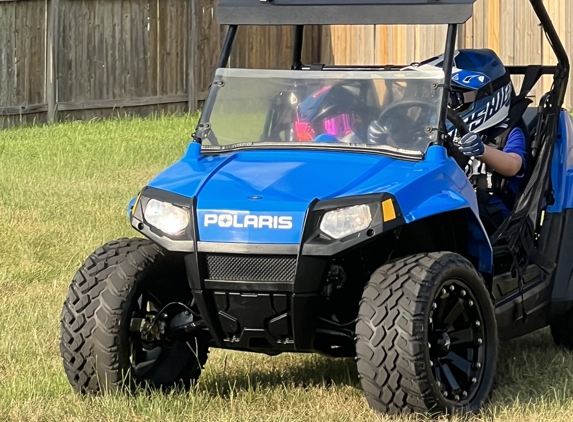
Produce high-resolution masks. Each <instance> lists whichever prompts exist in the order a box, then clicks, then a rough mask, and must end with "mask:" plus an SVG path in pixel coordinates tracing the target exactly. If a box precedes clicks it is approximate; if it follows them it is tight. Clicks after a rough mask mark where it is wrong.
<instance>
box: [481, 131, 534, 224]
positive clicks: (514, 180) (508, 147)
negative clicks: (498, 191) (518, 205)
mask: <svg viewBox="0 0 573 422" xmlns="http://www.w3.org/2000/svg"><path fill="white" fill-rule="evenodd" d="M526 149H527V145H526V144H525V135H524V134H523V131H522V130H521V129H520V128H517V127H516V128H515V129H513V130H512V131H511V132H510V133H509V136H508V137H507V141H506V143H505V147H503V152H507V153H514V154H517V155H519V156H520V157H521V163H522V164H521V169H520V170H519V172H518V173H517V174H516V175H515V176H512V177H508V178H507V181H508V187H509V189H510V190H511V191H512V192H513V193H515V194H516V195H519V194H520V193H521V186H520V185H521V179H522V178H523V175H524V174H525V168H526V165H527V162H526V158H527V151H526ZM489 204H490V205H495V206H497V207H499V208H501V214H502V215H503V218H506V217H507V216H508V215H509V213H510V211H511V210H509V209H508V208H507V207H506V206H505V204H504V203H503V202H502V201H501V199H499V197H497V196H495V195H493V196H492V197H491V200H490V201H489Z"/></svg>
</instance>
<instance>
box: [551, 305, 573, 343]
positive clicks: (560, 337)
mask: <svg viewBox="0 0 573 422" xmlns="http://www.w3.org/2000/svg"><path fill="white" fill-rule="evenodd" d="M551 335H552V336H553V340H554V341H555V344H557V345H558V346H563V347H566V348H567V349H569V350H573V310H570V311H569V312H567V313H565V314H564V315H561V316H560V317H559V318H557V319H555V320H554V321H553V322H552V323H551Z"/></svg>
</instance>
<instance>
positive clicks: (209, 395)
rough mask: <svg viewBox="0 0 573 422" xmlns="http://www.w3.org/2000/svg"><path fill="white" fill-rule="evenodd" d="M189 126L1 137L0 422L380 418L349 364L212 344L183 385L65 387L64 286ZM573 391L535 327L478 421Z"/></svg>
mask: <svg viewBox="0 0 573 422" xmlns="http://www.w3.org/2000/svg"><path fill="white" fill-rule="evenodd" d="M194 122H195V119H194V118H193V117H166V118H161V119H148V120H143V119H131V120H111V121H103V122H90V123H67V124H61V125H55V126H47V127H29V128H19V129H11V130H7V131H0V421H57V422H64V421H124V420H133V421H162V422H163V421H183V420H188V421H257V422H262V421H289V422H291V421H378V420H381V421H384V420H388V418H386V417H384V416H378V415H375V414H374V413H373V412H371V411H370V410H369V409H368V407H367V405H366V402H365V400H364V398H363V397H362V393H361V391H360V389H359V386H358V382H357V381H358V380H357V375H356V370H355V367H354V364H353V361H352V360H331V359H327V358H323V357H319V356H316V355H305V356H297V355H282V356H278V357H275V358H270V357H266V356H260V355H254V354H246V353H235V352H225V351H221V350H215V351H213V352H212V353H211V356H210V359H209V362H208V364H207V367H206V370H205V372H204V375H203V377H202V378H201V380H200V382H199V384H198V386H197V387H196V388H195V389H194V390H193V391H191V392H189V393H182V392H176V393H170V394H166V395H164V394H159V393H145V394H138V395H135V396H129V395H123V394H115V395H108V396H99V397H87V398H86V397H81V396H79V395H76V394H74V393H73V392H72V390H71V387H70V386H69V384H68V382H67V380H66V377H65V375H64V372H63V369H62V365H61V361H60V356H59V351H58V341H59V339H58V337H59V316H60V310H61V305H62V302H63V300H64V298H65V295H66V292H67V288H68V283H69V281H70V280H71V278H72V277H73V274H74V272H75V271H76V269H77V268H78V267H79V266H80V264H81V263H82V261H83V259H84V258H85V257H86V256H87V255H88V254H89V253H90V252H91V251H92V250H93V249H95V248H96V247H98V246H99V245H101V244H102V243H104V242H106V241H107V240H110V239H113V238H117V237H120V236H132V235H133V234H134V233H133V232H132V230H131V229H130V227H129V224H128V222H127V219H126V218H125V209H126V205H127V203H128V201H129V199H130V198H131V197H132V196H133V195H135V194H136V193H137V192H138V190H139V188H141V187H142V186H143V185H145V183H146V182H147V181H148V180H149V179H150V178H151V177H153V176H154V175H155V174H156V173H158V172H159V171H161V170H162V169H163V168H164V167H165V166H167V165H168V164H170V163H171V162H173V161H175V160H176V159H177V158H178V157H180V156H181V155H182V154H183V152H184V150H185V147H186V145H187V142H188V139H189V133H190V132H191V130H192V128H193V126H194ZM572 396H573V354H572V353H570V352H567V351H564V350H562V349H559V348H556V347H555V346H554V345H553V341H552V339H551V336H550V334H549V333H548V332H547V331H546V330H544V331H541V332H539V333H535V334H533V335H531V336H528V337H525V338H523V339H519V340H516V341H513V342H510V343H507V344H504V345H503V346H502V350H501V355H500V363H499V377H498V388H497V389H496V390H495V393H494V396H493V400H492V403H491V404H490V405H489V406H488V407H487V408H486V409H485V411H484V413H483V414H482V415H481V416H477V417H475V418H473V419H474V420H484V421H512V422H514V421H515V422H528V421H531V422H540V421H563V422H565V421H570V420H572V419H573V416H572V415H573V400H572V399H571V397H572ZM414 419H415V418H402V419H396V420H397V421H406V420H408V421H410V420H414ZM455 420H457V419H455Z"/></svg>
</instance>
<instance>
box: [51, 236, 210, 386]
mask: <svg viewBox="0 0 573 422" xmlns="http://www.w3.org/2000/svg"><path fill="white" fill-rule="evenodd" d="M190 299H191V291H190V289H189V286H188V284H187V278H186V274H185V267H184V263H183V262H182V260H181V257H180V256H175V255H169V254H168V253H166V252H165V251H164V250H163V249H162V248H160V247H159V246H157V245H156V244H154V243H153V242H151V241H149V240H147V239H139V238H135V239H120V240H117V241H112V242H109V243H107V244H105V245H104V246H102V247H101V248H99V249H97V250H96V251H95V252H94V253H93V254H92V255H90V257H89V258H88V259H87V260H86V261H85V263H84V264H83V265H82V266H81V268H80V269H79V270H78V272H77V273H76V275H75V277H74V279H73V281H72V283H71V285H70V288H69V292H68V296H67V298H66V301H65V303H64V307H63V310H62V316H61V341H60V352H61V356H62V359H63V364H64V369H65V372H66V375H67V377H68V380H69V381H70V383H71V385H72V386H73V388H74V389H75V390H76V391H78V392H81V393H96V392H99V391H102V390H117V389H121V388H128V389H135V388H136V387H138V386H151V387H155V388H172V387H175V386H182V387H189V386H190V385H191V384H192V383H193V382H195V381H196V380H197V378H198V377H199V375H200V373H201V370H202V368H203V366H204V364H205V362H206V360H207V343H206V341H205V339H204V338H200V337H197V338H195V339H194V340H195V341H175V342H172V343H169V344H165V345H161V346H157V347H155V345H153V346H150V345H149V344H146V345H145V346H144V345H143V344H142V342H141V338H140V339H139V340H137V339H134V335H133V333H132V332H131V331H130V322H131V318H132V316H133V315H134V312H136V311H141V310H140V309H139V307H142V306H144V307H145V308H146V309H155V310H159V309H161V308H162V307H163V306H165V305H166V304H167V303H169V302H184V303H185V302H187V303H189V302H190ZM152 307H153V308H152Z"/></svg>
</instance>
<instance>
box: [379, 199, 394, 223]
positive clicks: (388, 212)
mask: <svg viewBox="0 0 573 422" xmlns="http://www.w3.org/2000/svg"><path fill="white" fill-rule="evenodd" d="M382 215H383V216H384V222H387V221H392V220H394V219H395V218H396V210H395V209H394V203H393V202H392V200H391V199H386V200H385V201H383V202H382Z"/></svg>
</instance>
